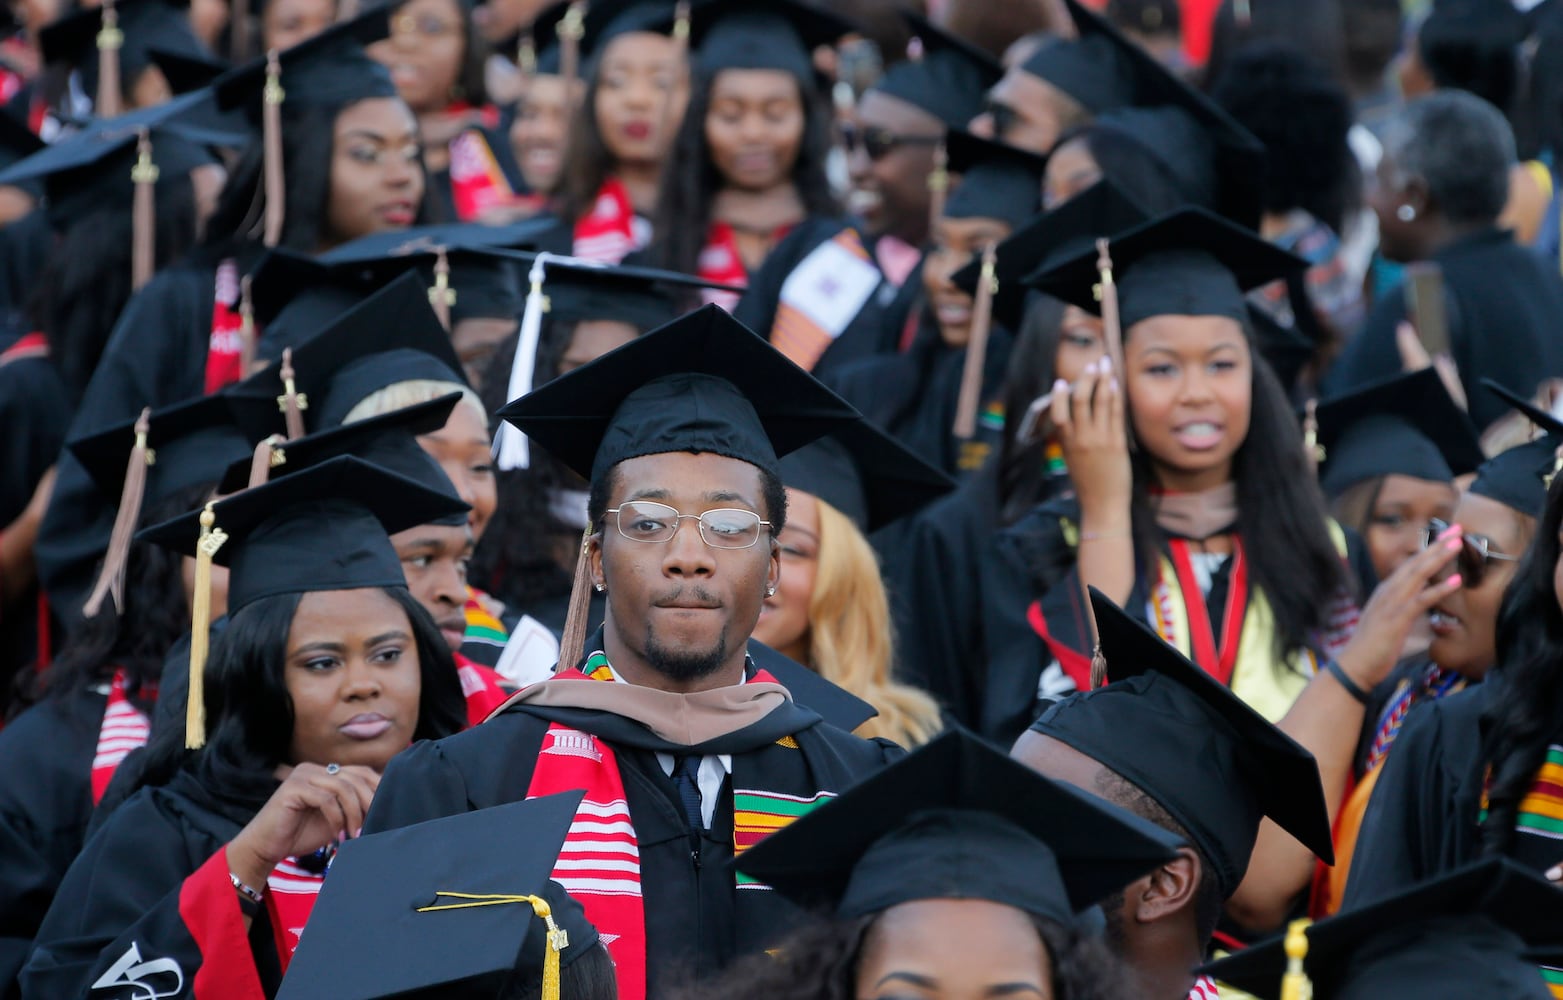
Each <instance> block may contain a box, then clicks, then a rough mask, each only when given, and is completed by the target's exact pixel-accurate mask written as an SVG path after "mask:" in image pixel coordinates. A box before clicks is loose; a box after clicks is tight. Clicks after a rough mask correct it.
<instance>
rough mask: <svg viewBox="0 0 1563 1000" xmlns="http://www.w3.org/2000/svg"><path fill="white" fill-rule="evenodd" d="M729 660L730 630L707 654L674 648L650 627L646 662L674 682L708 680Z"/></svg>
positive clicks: (647, 637) (647, 632)
mask: <svg viewBox="0 0 1563 1000" xmlns="http://www.w3.org/2000/svg"><path fill="white" fill-rule="evenodd" d="M726 660H727V631H726V630H725V629H724V630H723V631H722V634H721V636H720V637H719V638H718V639H717V641H716V645H715V646H713V647H712V648H711V649H709V650H707V651H706V652H704V653H701V652H694V651H683V650H671V649H668V648H666V647H664V646H663V645H662V644H661V643H660V642H658V641H657V637H656V636H655V635H654V634H652V632H651V630H650V629H647V630H646V663H647V664H648V665H650V667H651V669H653V670H655V671H656V672H657V673H659V674H661V675H662V676H664V677H666V678H668V679H669V680H672V681H677V682H679V683H683V684H687V683H689V682H690V681H698V680H704V679H705V678H707V677H710V676H711V675H712V674H714V673H716V672H717V671H718V670H721V669H722V664H723V663H724V662H725V661H726Z"/></svg>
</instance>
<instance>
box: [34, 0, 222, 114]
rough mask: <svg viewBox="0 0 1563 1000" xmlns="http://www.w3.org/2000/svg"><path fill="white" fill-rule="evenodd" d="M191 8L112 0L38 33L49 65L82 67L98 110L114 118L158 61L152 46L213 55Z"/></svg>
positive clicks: (163, 1) (151, 0)
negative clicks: (198, 34) (196, 26)
mask: <svg viewBox="0 0 1563 1000" xmlns="http://www.w3.org/2000/svg"><path fill="white" fill-rule="evenodd" d="M189 7H190V5H189V2H188V0H184V2H177V0H176V2H168V0H107V2H105V3H103V4H102V6H100V7H82V8H81V9H80V10H76V11H74V12H72V13H70V14H66V15H65V16H63V17H61V18H59V19H58V20H56V21H54V22H52V23H51V24H49V25H47V26H46V27H45V28H44V29H43V30H42V31H40V32H39V33H38V44H39V47H40V48H41V49H42V50H43V58H44V61H45V62H46V63H63V64H67V65H70V66H73V67H75V68H77V70H78V71H79V72H80V73H81V79H82V85H83V87H84V88H85V89H86V90H87V92H88V93H92V94H95V95H96V97H95V98H94V100H93V111H94V113H95V114H97V115H99V116H100V117H105V118H108V117H113V116H115V115H117V114H119V113H120V110H121V107H122V104H123V95H124V94H125V93H128V92H129V91H130V90H131V88H133V87H134V86H135V84H136V81H137V80H138V79H140V77H141V74H142V73H144V72H145V71H146V70H147V69H148V68H150V67H151V66H153V65H154V64H155V61H154V60H153V58H152V55H151V51H152V49H153V48H157V49H160V50H163V51H165V52H177V53H181V54H184V55H189V56H208V55H210V52H209V50H208V49H207V48H206V46H205V45H203V44H202V43H201V41H200V39H198V38H196V37H195V32H194V30H192V29H191V27H190V12H189ZM94 54H96V58H93V56H94Z"/></svg>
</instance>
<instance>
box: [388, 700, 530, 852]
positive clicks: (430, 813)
mask: <svg viewBox="0 0 1563 1000" xmlns="http://www.w3.org/2000/svg"><path fill="white" fill-rule="evenodd" d="M491 724H492V723H485V725H491ZM480 728H481V727H480ZM525 794H526V789H525V788H523V789H521V796H520V797H524V796H525ZM472 808H473V803H472V802H471V801H470V799H469V798H468V796H467V785H466V781H465V780H464V778H463V777H462V773H461V769H460V768H459V767H458V766H457V765H456V764H455V762H453V761H451V760H450V759H449V758H448V757H447V756H446V755H445V752H444V750H443V749H442V748H441V747H440V745H439V744H438V743H435V742H427V741H425V742H420V743H414V744H413V745H412V746H410V747H408V748H407V749H406V750H403V751H402V752H401V753H399V754H397V755H396V756H395V757H393V758H391V763H390V766H388V767H387V768H386V769H385V774H384V775H383V776H382V777H381V778H380V787H379V788H378V789H377V790H376V791H375V794H374V802H373V803H372V804H371V805H370V806H369V816H368V817H367V818H366V819H365V820H364V833H366V834H369V833H379V832H380V831H382V830H395V829H399V828H401V827H404V826H411V825H412V824H414V823H422V822H423V821H424V820H430V819H440V818H441V817H444V816H454V815H456V814H458V813H464V812H468V811H470V810H471V809H472Z"/></svg>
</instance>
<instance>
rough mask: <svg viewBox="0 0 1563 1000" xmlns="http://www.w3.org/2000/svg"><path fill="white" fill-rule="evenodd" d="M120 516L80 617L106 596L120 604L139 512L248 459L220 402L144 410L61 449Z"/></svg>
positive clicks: (190, 402) (240, 437) (202, 400)
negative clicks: (242, 459)
mask: <svg viewBox="0 0 1563 1000" xmlns="http://www.w3.org/2000/svg"><path fill="white" fill-rule="evenodd" d="M66 447H68V448H69V449H70V451H71V454H73V455H75V456H76V460H77V461H79V462H80V463H81V465H82V468H84V469H85V470H86V471H87V474H88V475H89V476H91V477H92V481H93V483H94V484H95V485H96V486H97V487H98V490H99V491H100V492H101V493H102V494H103V495H104V496H105V497H109V498H111V499H113V500H114V501H115V504H116V508H117V510H118V513H117V514H116V516H115V520H114V528H113V531H112V532H111V533H110V536H109V546H108V550H107V552H106V553H105V555H104V559H103V567H102V571H101V572H100V574H99V576H98V581H97V583H96V585H95V586H94V587H93V589H92V592H91V595H90V596H89V597H88V599H87V602H86V605H85V607H84V609H83V612H82V613H83V614H84V615H85V616H86V617H88V618H91V617H93V616H94V615H96V614H97V613H98V610H99V609H100V608H101V607H102V605H103V600H104V598H105V597H108V596H112V597H113V599H114V606H115V607H116V608H121V607H122V606H123V597H124V586H125V575H124V574H125V567H126V559H127V557H128V555H129V545H130V539H131V535H132V533H133V532H134V531H135V530H136V527H137V525H138V524H139V522H140V520H141V512H142V510H143V509H144V508H145V507H146V506H148V505H149V504H150V505H156V504H157V503H158V502H160V501H161V500H163V499H165V498H167V497H171V496H174V495H175V494H177V493H180V492H182V491H184V490H187V489H190V488H191V487H194V486H196V485H199V484H203V483H215V482H216V480H217V479H218V477H220V476H221V475H222V472H223V469H224V467H225V466H226V465H227V464H228V463H229V462H230V461H233V460H235V459H240V458H242V457H243V456H245V455H247V454H248V453H249V450H250V442H249V439H248V438H247V437H246V436H245V435H244V433H243V432H242V431H241V430H240V428H239V426H238V424H236V423H235V420H234V414H233V412H232V410H231V409H230V408H229V406H228V401H227V400H226V399H224V398H223V397H221V396H205V397H200V398H197V399H193V400H185V401H183V402H180V403H176V404H174V405H172V406H165V407H163V408H162V409H159V410H151V409H148V410H146V411H145V412H143V413H142V414H141V415H140V416H138V417H137V418H136V419H134V420H128V421H125V422H123V423H120V424H116V425H115V426H113V427H109V428H106V429H105V430H102V431H99V432H97V433H96V434H90V435H87V436H86V437H79V438H76V439H74V440H72V441H68V442H67V443H66Z"/></svg>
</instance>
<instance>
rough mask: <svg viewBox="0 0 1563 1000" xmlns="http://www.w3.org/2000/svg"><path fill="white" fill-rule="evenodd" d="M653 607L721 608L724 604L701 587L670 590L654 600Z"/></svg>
mask: <svg viewBox="0 0 1563 1000" xmlns="http://www.w3.org/2000/svg"><path fill="white" fill-rule="evenodd" d="M651 603H652V606H653V607H658V608H672V607H680V608H689V607H698V608H719V607H721V606H722V602H721V601H720V600H718V599H717V598H716V596H715V595H714V594H712V593H711V592H710V591H709V590H706V589H705V588H704V587H701V586H698V585H697V586H692V587H679V588H678V589H677V590H670V591H668V592H667V593H665V594H662V595H659V596H658V597H656V598H655V599H654V600H652V602H651Z"/></svg>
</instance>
